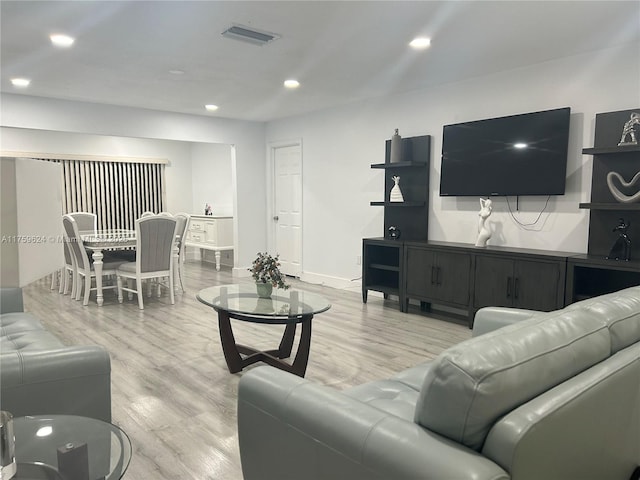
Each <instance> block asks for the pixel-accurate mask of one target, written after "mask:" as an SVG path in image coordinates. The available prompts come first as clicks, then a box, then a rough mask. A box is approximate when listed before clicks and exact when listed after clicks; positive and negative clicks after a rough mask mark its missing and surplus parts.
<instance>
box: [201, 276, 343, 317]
mask: <svg viewBox="0 0 640 480" xmlns="http://www.w3.org/2000/svg"><path fill="white" fill-rule="evenodd" d="M196 297H197V299H198V300H199V301H200V302H202V303H204V304H205V305H209V306H210V307H213V308H214V309H215V310H225V311H227V312H229V313H236V314H240V315H248V316H255V317H256V321H260V322H267V323H268V321H269V319H270V318H272V319H273V320H274V321H275V320H277V319H282V318H298V317H300V316H302V315H313V314H316V313H320V312H324V311H325V310H328V309H329V308H330V307H331V304H330V303H329V302H328V301H327V299H326V298H324V297H322V296H320V295H317V294H315V293H311V292H306V291H304V290H299V289H294V288H290V289H288V290H284V289H281V288H274V289H273V292H272V294H271V297H270V298H261V297H259V296H258V293H257V290H256V286H255V285H253V284H246V285H221V286H218V287H209V288H205V289H203V290H200V291H199V292H198V294H197V296H196ZM247 320H251V319H250V318H247Z"/></svg>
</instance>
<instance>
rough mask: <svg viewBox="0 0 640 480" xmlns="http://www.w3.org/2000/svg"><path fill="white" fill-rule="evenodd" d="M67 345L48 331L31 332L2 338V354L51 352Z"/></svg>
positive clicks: (0, 340) (0, 344)
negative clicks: (37, 351) (36, 351)
mask: <svg viewBox="0 0 640 480" xmlns="http://www.w3.org/2000/svg"><path fill="white" fill-rule="evenodd" d="M64 346H65V345H64V344H63V343H62V342H61V341H60V340H58V338H57V337H56V336H54V335H53V334H52V333H50V332H48V331H46V330H31V331H26V332H18V333H11V334H9V335H3V336H2V337H0V352H2V353H3V354H5V353H8V352H15V351H17V350H18V351H35V350H50V349H56V348H61V347H64Z"/></svg>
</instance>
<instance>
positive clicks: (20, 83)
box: [11, 78, 31, 88]
mask: <svg viewBox="0 0 640 480" xmlns="http://www.w3.org/2000/svg"><path fill="white" fill-rule="evenodd" d="M11 83H12V84H13V86H14V87H21V88H24V87H28V86H29V84H30V83H31V80H29V79H28V78H12V79H11Z"/></svg>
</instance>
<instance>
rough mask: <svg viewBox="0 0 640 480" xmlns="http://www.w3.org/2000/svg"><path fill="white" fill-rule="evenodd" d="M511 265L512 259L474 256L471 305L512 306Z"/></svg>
mask: <svg viewBox="0 0 640 480" xmlns="http://www.w3.org/2000/svg"><path fill="white" fill-rule="evenodd" d="M513 267H514V261H513V260H512V259H509V258H507V259H505V258H498V257H494V256H491V255H478V256H477V257H476V270H475V291H474V298H473V306H474V307H475V308H476V309H478V308H482V307H511V306H513V288H514V280H513Z"/></svg>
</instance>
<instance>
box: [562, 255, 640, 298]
mask: <svg viewBox="0 0 640 480" xmlns="http://www.w3.org/2000/svg"><path fill="white" fill-rule="evenodd" d="M635 285H640V261H638V260H630V261H628V262H627V261H624V260H609V259H607V258H604V257H602V256H598V255H588V254H583V255H575V256H572V257H569V258H568V259H567V288H566V296H565V303H566V304H569V303H573V302H577V301H579V300H584V299H585V298H591V297H596V296H598V295H604V294H607V293H612V292H615V291H618V290H622V289H623V288H627V287H633V286H635Z"/></svg>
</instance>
